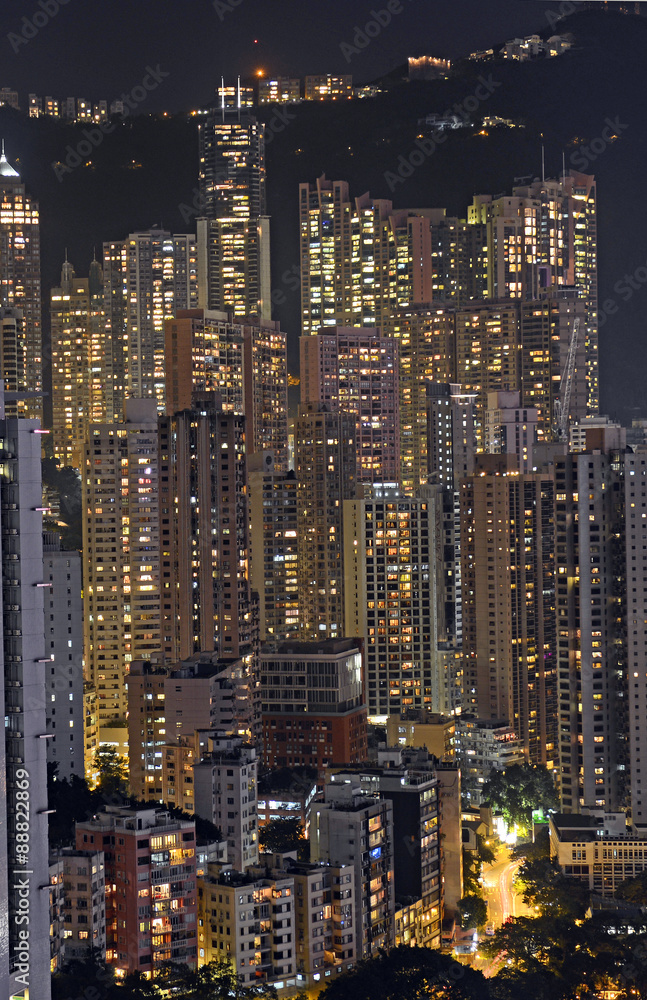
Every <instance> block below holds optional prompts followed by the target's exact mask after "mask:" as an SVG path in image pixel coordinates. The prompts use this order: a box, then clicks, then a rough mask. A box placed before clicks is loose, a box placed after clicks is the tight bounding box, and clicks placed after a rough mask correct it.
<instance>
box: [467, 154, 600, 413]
mask: <svg viewBox="0 0 647 1000" xmlns="http://www.w3.org/2000/svg"><path fill="white" fill-rule="evenodd" d="M468 221H469V222H470V223H473V224H480V225H485V226H486V227H487V240H488V255H489V259H490V281H489V294H490V296H491V297H492V298H507V297H512V298H525V299H536V298H539V297H540V295H541V292H542V289H562V288H567V287H571V288H576V289H577V292H578V295H579V297H580V298H582V299H583V300H584V303H585V313H586V321H585V324H584V325H585V331H584V335H583V338H582V340H583V343H584V346H585V354H586V380H587V390H588V391H587V408H588V409H587V412H589V413H593V414H595V413H597V411H598V406H599V390H598V358H597V352H598V328H597V297H598V287H597V197H596V183H595V178H594V177H593V176H591V175H589V174H581V173H578V172H577V171H574V170H571V171H570V172H569V173H568V174H565V175H564V176H563V177H562V178H561V180H555V179H551V180H541V181H540V180H535V181H533V182H532V183H531V184H528V185H525V186H521V187H516V188H514V189H513V192H512V195H511V196H505V195H504V196H501V197H498V198H493V197H492V196H491V195H478V196H476V197H475V199H474V201H473V203H472V205H471V206H470V208H469V210H468Z"/></svg>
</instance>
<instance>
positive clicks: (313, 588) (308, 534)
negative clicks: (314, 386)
mask: <svg viewBox="0 0 647 1000" xmlns="http://www.w3.org/2000/svg"><path fill="white" fill-rule="evenodd" d="M295 436H296V442H297V457H296V474H297V504H298V520H297V532H298V535H297V537H298V546H299V559H298V575H299V613H300V617H301V633H302V636H303V638H304V639H306V640H312V641H317V640H318V639H334V638H338V637H341V636H343V635H344V566H343V558H344V555H343V553H344V543H343V531H344V525H343V502H344V500H348V499H351V498H352V497H353V496H354V495H355V489H356V479H357V447H356V419H355V417H354V416H353V415H352V414H348V413H341V412H339V411H330V410H329V409H328V407H327V406H325V405H322V406H309V407H307V408H305V409H304V408H302V410H301V412H300V414H299V416H298V418H297V421H296V425H295Z"/></svg>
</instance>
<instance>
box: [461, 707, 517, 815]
mask: <svg viewBox="0 0 647 1000" xmlns="http://www.w3.org/2000/svg"><path fill="white" fill-rule="evenodd" d="M455 746H456V760H457V762H458V764H459V765H460V769H461V776H462V784H463V794H464V795H465V797H466V798H467V800H468V802H469V803H470V805H473V806H480V805H481V804H482V799H483V786H484V785H485V783H486V782H487V781H488V780H489V778H490V775H491V773H492V771H505V769H506V768H507V767H510V766H511V765H512V764H523V763H524V761H525V760H526V757H525V755H524V752H523V746H522V744H521V740H519V739H518V737H517V734H516V733H515V731H514V730H513V729H512V728H511V727H510V726H509V725H508V723H507V722H504V721H501V720H496V719H477V718H475V717H474V716H472V715H459V716H457V718H456V743H455Z"/></svg>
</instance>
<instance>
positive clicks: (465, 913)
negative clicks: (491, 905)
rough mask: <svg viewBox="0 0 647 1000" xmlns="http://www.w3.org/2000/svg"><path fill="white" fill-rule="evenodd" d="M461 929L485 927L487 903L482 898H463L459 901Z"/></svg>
mask: <svg viewBox="0 0 647 1000" xmlns="http://www.w3.org/2000/svg"><path fill="white" fill-rule="evenodd" d="M458 917H459V920H460V924H461V927H483V925H484V924H485V923H486V922H487V903H486V902H485V900H484V899H482V898H481V896H463V898H462V899H459V901H458Z"/></svg>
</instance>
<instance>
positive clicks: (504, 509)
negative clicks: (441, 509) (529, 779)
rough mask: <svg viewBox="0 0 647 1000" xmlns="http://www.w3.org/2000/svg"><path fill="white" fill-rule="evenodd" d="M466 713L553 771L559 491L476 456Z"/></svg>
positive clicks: (465, 584) (468, 567)
mask: <svg viewBox="0 0 647 1000" xmlns="http://www.w3.org/2000/svg"><path fill="white" fill-rule="evenodd" d="M460 505H461V508H460V509H461V563H462V566H461V569H462V592H463V646H464V651H465V656H464V678H463V682H464V704H463V710H464V711H467V710H471V711H473V712H475V713H476V714H477V715H479V716H480V717H481V718H486V719H505V720H506V721H507V722H508V723H509V725H511V726H513V727H514V729H515V731H516V732H517V734H518V735H519V737H520V739H521V740H522V743H523V746H524V749H525V751H526V753H527V754H528V756H529V758H530V760H531V762H532V763H535V764H539V763H542V764H547V765H548V766H550V767H555V766H556V765H557V759H558V744H557V711H556V709H557V670H556V666H557V663H556V661H557V649H556V634H555V567H554V562H555V555H554V529H553V510H554V507H553V505H554V484H553V478H552V476H551V475H548V474H546V475H541V474H527V475H522V474H519V472H518V471H517V463H516V459H515V458H513V457H512V456H506V455H482V456H480V458H479V460H478V463H477V465H476V469H475V471H474V474H473V475H471V476H468V477H467V478H466V479H463V480H462V482H461V484H460Z"/></svg>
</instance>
